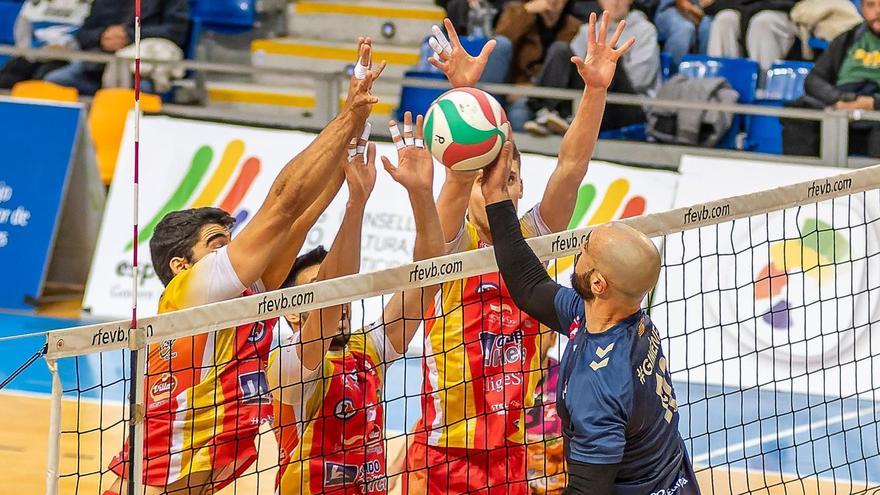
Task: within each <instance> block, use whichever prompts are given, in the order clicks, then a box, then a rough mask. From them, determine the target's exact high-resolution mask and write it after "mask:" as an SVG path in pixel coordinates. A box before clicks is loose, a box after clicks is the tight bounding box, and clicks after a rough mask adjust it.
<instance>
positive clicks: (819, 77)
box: [804, 33, 847, 105]
mask: <svg viewBox="0 0 880 495" xmlns="http://www.w3.org/2000/svg"><path fill="white" fill-rule="evenodd" d="M846 40H847V33H844V34H841V35H840V36H838V37H837V38H835V39H834V41H832V42H831V45H830V46H828V49H827V50H825V52H823V53H822V55H820V56H819V59H818V60H816V65H815V66H814V67H813V70H811V71H810V74H809V75H808V76H807V79H806V81H804V90H805V92H806V93H807V94H808V95H810V96H812V97H813V98H816V99H818V100H820V101H821V102H822V103H824V104H825V105H833V104H835V103H837V102H838V101H839V100H840V96H841V91H840V90H839V89H837V86H836V84H837V73H838V72H839V71H840V63H839V62H838V57H837V56H835V55H836V54H838V53H840V52H842V51H845V50H846V47H845V46H844V45H846Z"/></svg>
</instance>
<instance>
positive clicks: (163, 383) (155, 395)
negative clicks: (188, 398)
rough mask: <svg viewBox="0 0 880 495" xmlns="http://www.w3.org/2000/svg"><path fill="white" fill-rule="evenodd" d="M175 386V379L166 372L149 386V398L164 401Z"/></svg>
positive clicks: (168, 397)
mask: <svg viewBox="0 0 880 495" xmlns="http://www.w3.org/2000/svg"><path fill="white" fill-rule="evenodd" d="M176 388H177V379H176V378H174V377H173V376H171V375H169V374H168V373H165V374H163V375H162V376H161V377H159V381H157V382H156V383H154V384H153V386H152V387H150V398H151V399H153V402H160V401H166V400H168V399H170V398H171V394H173V393H174V390H175V389H176Z"/></svg>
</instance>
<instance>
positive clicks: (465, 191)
mask: <svg viewBox="0 0 880 495" xmlns="http://www.w3.org/2000/svg"><path fill="white" fill-rule="evenodd" d="M603 20H604V22H603V23H602V26H601V34H600V37H601V38H600V39H601V40H602V41H601V42H596V37H595V29H594V30H593V31H592V32H591V33H592V34H593V36H592V38H591V39H590V40H589V49H588V53H589V56H588V57H587V59H586V60H581V59H579V58H573V59H572V61H573V63H575V64H576V65H577V69H578V72H579V74H580V76H581V78H582V79H583V80H584V84H585V89H584V93H583V98H582V100H581V102H580V105H579V107H578V109H577V112H576V114H575V117H574V121H573V122H572V124H571V128H570V130H569V131H568V132H567V133H566V135H565V137H564V138H563V140H562V144H561V146H560V149H559V161H558V164H557V166H556V168H555V170H554V171H553V173H552V175H551V177H550V180H549V182H548V183H547V185H546V188H545V189H544V195H543V198H542V200H541V202H540V203H539V204H537V205H535V206H534V207H533V208H532V209H530V210H529V211H528V212H527V213H526V214H525V215H524V216H523V217H522V218H521V219H520V221H519V226H520V229H521V231H522V233H523V235H525V236H526V237H529V236H536V235H543V234H549V233H551V232H558V231H560V230H563V229H565V228H566V227H567V226H568V222H569V220H570V218H571V214H572V212H573V210H574V207H575V203H576V201H577V193H578V189H579V187H580V185H581V182H582V181H583V178H584V175H585V174H586V172H587V167H588V164H589V161H590V157H591V156H592V154H593V149H594V147H595V145H596V140H597V138H598V134H599V126H600V123H601V121H602V114H603V112H604V110H605V99H606V94H607V89H608V86H609V85H610V83H611V78H612V76H613V75H614V71H615V67H616V65H617V60H618V58H619V57H620V56H621V55H622V54H623V53H625V52H626V51H627V50H628V49H629V47H630V46H632V43H633V42H634V41H635V40H632V39H631V40H629V41H627V42H626V43H624V45H623V46H622V47H621V48H619V49H614V46H615V45H616V43H617V41H618V39H619V38H620V34H621V32H622V30H623V27H624V23H623V22H621V23H620V24H619V25H618V27H617V31H615V33H614V36H613V39H612V41H611V43H610V44H606V43H605V42H604V40H605V39H606V37H605V34H606V31H605V30H606V26H608V24H609V23H608V18H607V13H606V14H605V17H603ZM595 21H596V19H595V15H594V16H592V17H591V19H590V22H591V25H592V26H595ZM445 26H446V29H447V32H448V33H449V40H450V41H446V39H445V38H444V37H443V36H442V35H441V34H440V33H439V29H435V30H434V31H435V36H438V37H440V39H439V40H438V41H439V42H432V43H431V45H432V46H434V47H435V50H436V51H437V54H438V58H439V59H440V60H439V61H438V60H434V59H431V62H432V63H433V64H434V65H435V66H437V67H438V68H439V69H440V70H442V71H443V72H444V73H445V74H446V76H447V78H448V79H449V81H450V82H451V83H452V85H453V86H456V87H462V86H473V85H474V84H476V83H477V81H478V80H479V79H480V76H481V75H482V72H483V69H484V68H485V65H486V62H487V61H488V57H489V54H490V53H491V51H492V49H493V48H494V41H490V42H489V44H487V45H486V47H484V49H483V51H482V52H481V54H480V55H479V56H478V57H471V56H470V55H468V54H467V52H466V51H465V50H464V49H463V48H462V46H461V43H460V41H459V39H458V35H457V34H456V32H455V28H454V27H453V26H452V23H451V22H450V21H449V20H448V19H447V20H445ZM481 181H482V178H481V174H480V173H459V172H453V171H447V175H446V181H445V183H444V185H443V189H442V190H441V192H440V197H439V198H438V201H437V208H438V211H439V213H440V221H441V223H442V225H443V233H444V236H445V239H446V241H447V242H448V244H447V246H448V251H449V252H455V251H464V250H471V249H477V248H479V247H483V246H488V245H491V244H492V234H491V232H490V230H489V223H488V220H487V218H486V209H485V205H486V202H485V200H484V198H483V194H482V191H481V189H480V183H481ZM507 185H508V187H509V190H510V196H511V200H512V201H513V203H514V206H516V204H517V202H518V201H519V199H520V198H522V190H523V182H522V179H521V177H520V160H519V154H518V152H517V151H516V148H515V147H514V148H513V166H512V167H511V169H510V173H509V176H508V177H507ZM432 316H433V317H434V319H433V320H432V321H431V322H426V325H425V327H426V329H425V358H424V366H423V369H424V376H423V403H422V418H421V419H420V421H419V423H418V424H417V426H416V428H415V432H414V433H415V439H414V441H413V444H412V446H411V447H410V449H409V453H408V456H407V466H408V471H409V472H410V473H412V475H411V476H409V478H408V480H407V481H408V487H407V488H408V490H410V491H412V492H413V493H416V492H420V491H421V487H422V486H424V485H425V484H427V489H428V492H429V493H432V494H433V493H436V494H440V493H443V494H445V493H471V494H482V493H489V494H524V493H526V492H527V490H528V488H527V485H526V447H525V445H524V441H525V440H524V411H525V409H527V408H529V407H530V406H531V405H532V404H533V403H534V392H535V386H536V383H537V381H538V379H539V378H540V376H541V370H540V355H539V352H538V351H539V347H540V343H539V340H540V339H539V334H540V325H539V323H538V322H537V321H536V320H535V319H534V318H532V317H531V316H529V315H528V314H526V313H523V312H521V311H520V309H519V308H518V307H517V306H516V304H515V302H514V301H513V299H511V297H510V294H509V292H508V289H507V287H506V286H505V284H504V281H503V280H502V279H501V277H500V276H499V275H498V273H493V274H487V275H483V276H479V277H471V278H469V279H465V280H459V281H455V282H450V283H447V284H444V287H443V290H442V301H440V302H439V303H438V304H437V305H436V307H435V312H434V314H433V315H432Z"/></svg>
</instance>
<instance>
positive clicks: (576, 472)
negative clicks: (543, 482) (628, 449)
mask: <svg viewBox="0 0 880 495" xmlns="http://www.w3.org/2000/svg"><path fill="white" fill-rule="evenodd" d="M619 469H620V464H585V463H582V462H576V461H572V460H571V459H568V486H567V487H566V490H565V493H572V494H590V495H611V494H612V493H614V480H615V478H617V471H618V470H619Z"/></svg>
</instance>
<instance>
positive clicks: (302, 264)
mask: <svg viewBox="0 0 880 495" xmlns="http://www.w3.org/2000/svg"><path fill="white" fill-rule="evenodd" d="M326 257H327V250H326V249H324V246H318V247H316V248H315V249H312V250H311V251H307V252H306V253H305V254H301V255H299V256H297V257H296V261H294V262H293V268H291V269H290V273H288V274H287V278H286V279H285V280H284V283H283V284H281V288H282V289H286V288H288V287H293V286H294V285H296V277H297V275H299V273H300V272H301V271H303V270H305V269H306V268H308V267H310V266H315V265H320V264H321V263H323V262H324V258H326Z"/></svg>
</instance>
